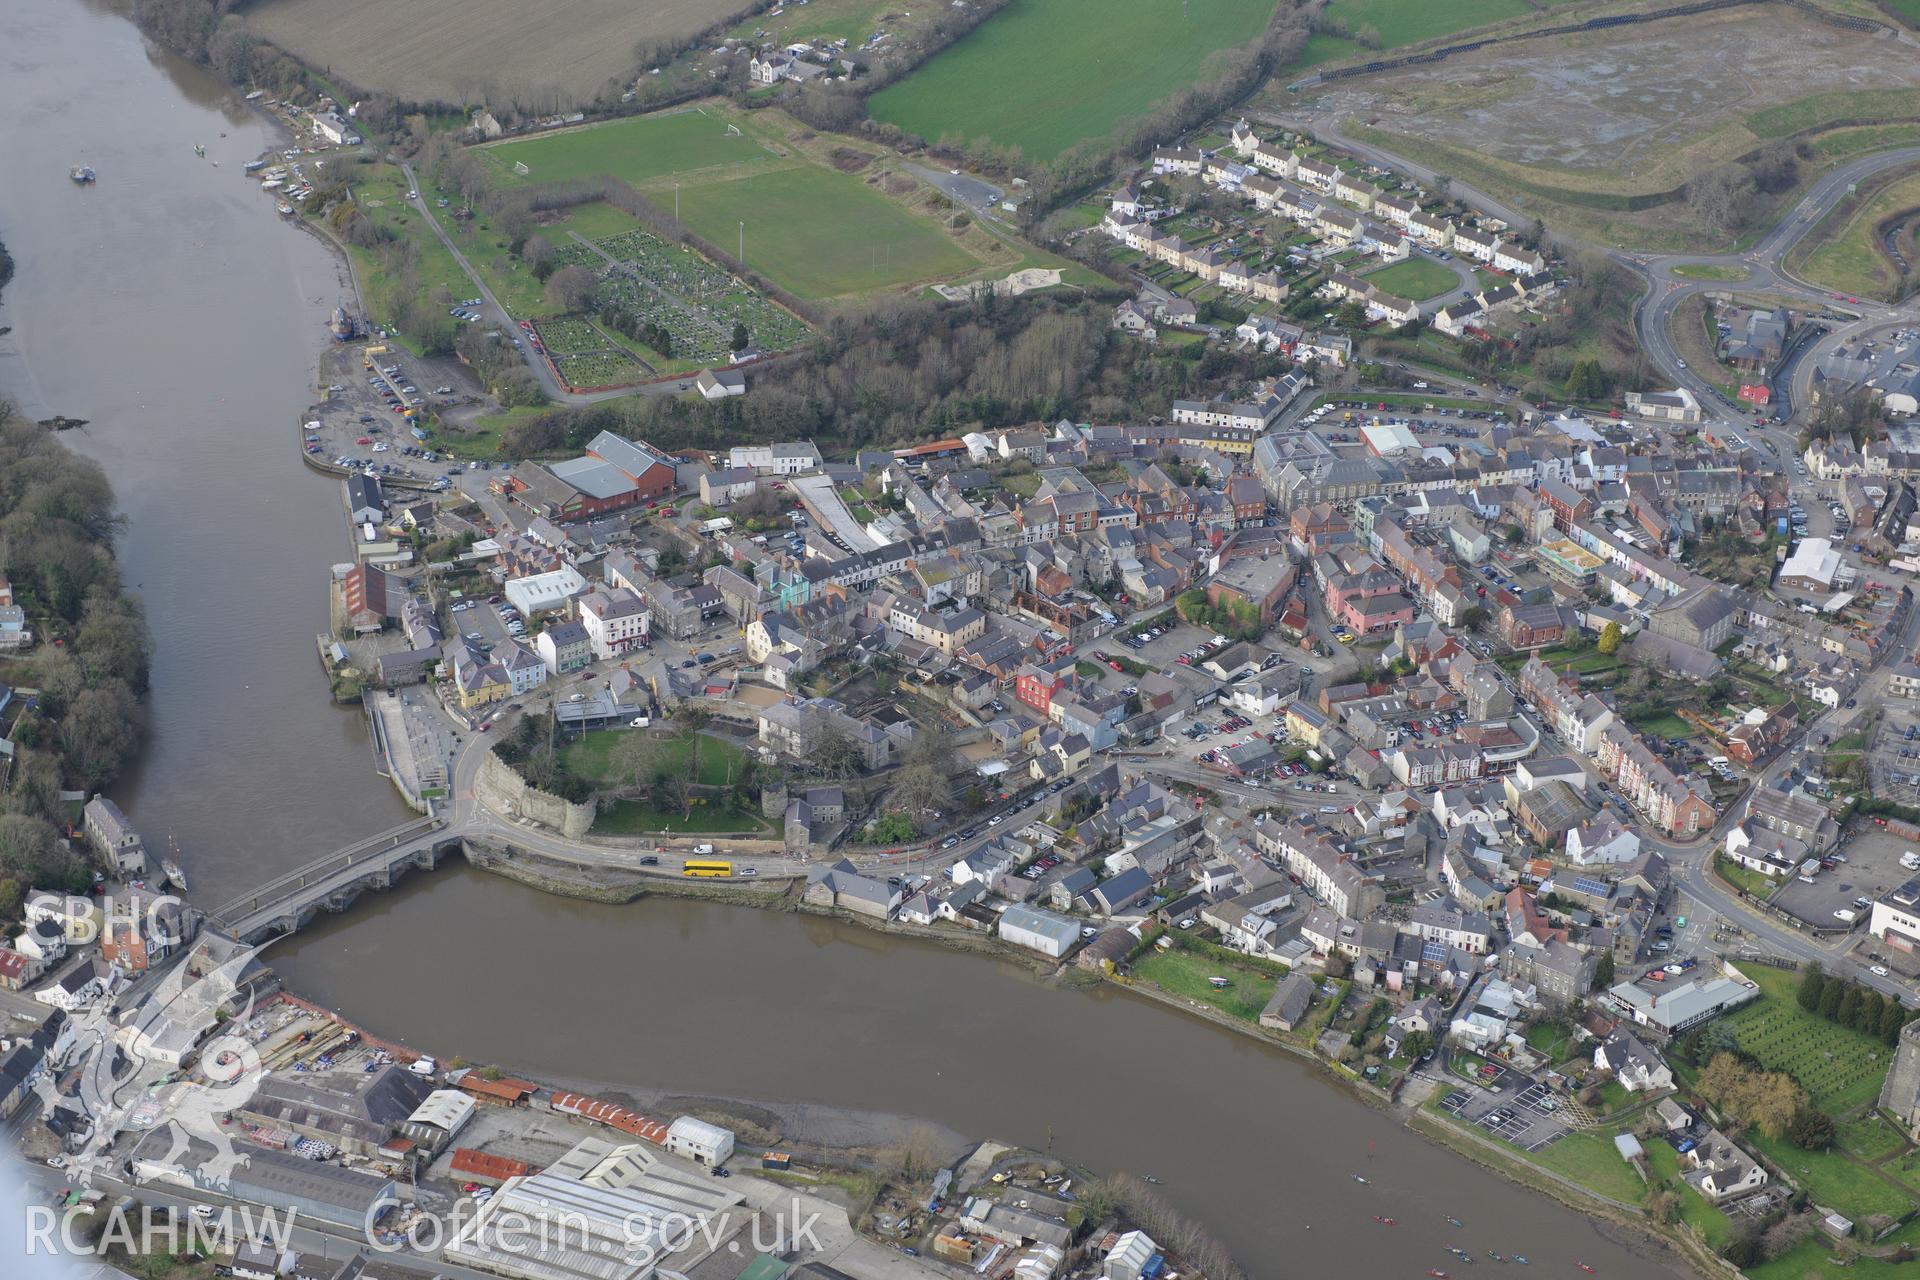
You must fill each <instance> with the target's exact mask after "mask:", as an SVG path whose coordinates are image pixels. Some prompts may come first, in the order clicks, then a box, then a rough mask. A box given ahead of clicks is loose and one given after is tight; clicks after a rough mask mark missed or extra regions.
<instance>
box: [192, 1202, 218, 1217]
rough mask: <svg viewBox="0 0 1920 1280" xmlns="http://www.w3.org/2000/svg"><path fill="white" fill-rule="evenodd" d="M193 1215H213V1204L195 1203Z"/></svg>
mask: <svg viewBox="0 0 1920 1280" xmlns="http://www.w3.org/2000/svg"><path fill="white" fill-rule="evenodd" d="M193 1216H194V1217H196V1218H211V1217H212V1216H213V1206H212V1205H210V1204H197V1205H195V1206H193Z"/></svg>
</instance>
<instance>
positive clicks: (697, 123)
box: [479, 108, 786, 187]
mask: <svg viewBox="0 0 1920 1280" xmlns="http://www.w3.org/2000/svg"><path fill="white" fill-rule="evenodd" d="M728 125H733V126H734V127H735V128H737V129H740V130H741V132H740V133H738V134H729V133H728V132H727V126H728ZM479 154H480V157H481V158H482V159H484V160H485V161H486V162H487V163H488V164H489V165H490V166H492V168H493V170H494V172H495V173H496V174H497V175H498V180H499V181H500V182H502V183H503V184H505V185H508V186H514V185H519V186H526V185H530V184H535V183H548V182H564V181H566V180H568V179H570V178H595V177H599V176H601V175H602V174H605V175H609V176H611V177H615V178H620V179H622V180H623V181H626V182H629V183H631V184H633V185H634V186H636V187H643V186H646V185H648V184H649V183H652V182H656V181H659V180H660V179H663V178H667V179H670V178H676V177H678V178H683V179H684V178H686V177H689V176H690V175H694V174H699V175H701V176H702V177H707V176H717V175H719V174H726V175H728V176H733V175H738V174H743V173H752V172H757V171H759V170H762V169H775V168H778V167H780V166H781V165H782V164H783V163H786V162H785V161H783V159H782V158H781V157H780V156H777V155H775V154H774V153H773V152H771V151H769V150H768V149H767V148H766V146H765V145H764V144H763V142H762V140H761V135H760V133H759V131H758V130H754V129H750V128H749V127H748V126H747V125H746V124H744V123H742V121H741V118H740V117H738V116H736V115H734V114H733V113H731V112H728V113H726V114H725V115H724V116H722V115H720V114H712V115H710V114H708V113H707V112H705V111H703V110H700V109H698V108H691V109H688V110H685V111H672V112H665V113H662V114H658V115H647V116H630V117H628V118H627V119H625V120H614V121H611V122H609V123H607V124H599V125H588V126H585V127H582V128H578V129H568V130H565V131H564V132H560V133H549V134H543V135H541V136H540V137H537V138H526V139H522V140H519V141H516V142H507V143H502V144H499V145H497V146H489V147H481V148H480V150H479ZM516 162H518V163H520V164H524V165H526V166H527V168H528V169H529V170H530V171H531V172H529V173H526V174H519V173H516V172H515V171H514V168H513V166H514V164H515V163H516Z"/></svg>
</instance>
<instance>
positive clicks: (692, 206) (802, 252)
mask: <svg viewBox="0 0 1920 1280" xmlns="http://www.w3.org/2000/svg"><path fill="white" fill-rule="evenodd" d="M680 216H681V218H682V220H683V221H685V223H686V224H687V226H688V227H690V228H692V229H693V230H694V231H696V232H698V233H699V234H700V235H702V236H705V237H706V238H707V239H708V240H710V241H712V242H713V243H714V244H717V245H719V246H720V247H721V248H722V249H724V250H727V251H729V252H731V251H733V250H734V248H735V246H736V245H737V244H738V243H739V237H740V224H741V223H742V222H743V221H744V222H745V224H746V231H745V235H746V259H745V261H746V262H747V263H748V265H750V266H752V267H753V268H754V269H755V270H757V271H760V272H761V273H763V274H764V275H766V277H767V278H768V279H770V280H772V281H773V282H774V283H775V284H778V285H780V286H781V287H782V288H784V289H789V290H791V291H792V292H794V293H797V294H799V295H800V296H801V297H803V298H830V297H836V296H839V295H841V294H849V293H863V292H866V291H867V290H870V289H884V288H886V287H888V286H889V285H896V284H904V283H907V282H909V281H913V280H935V279H943V278H945V277H948V276H952V275H956V274H958V273H960V272H963V271H966V270H967V269H968V268H970V267H973V266H974V265H976V264H975V261H974V259H973V258H971V257H969V256H968V255H967V254H966V253H965V252H963V251H962V250H961V249H960V248H959V247H958V246H956V245H955V244H954V243H953V242H952V241H951V240H949V239H948V238H947V237H946V236H945V235H944V234H942V233H941V232H940V231H939V230H938V229H936V228H935V227H934V226H933V224H931V223H929V222H926V221H924V220H922V219H920V218H916V217H914V216H913V215H912V214H910V213H908V212H907V211H906V210H905V209H902V208H901V207H900V206H899V205H897V204H895V203H893V202H892V201H891V200H889V199H887V198H886V197H885V196H883V195H881V194H880V193H879V192H877V191H875V190H873V189H872V188H871V187H869V186H867V185H866V184H865V183H864V182H861V181H860V180H859V179H858V178H852V177H848V176H847V175H846V174H844V173H839V172H837V171H835V170H833V169H825V168H817V167H813V166H808V167H806V168H801V169H784V170H781V171H780V172H778V173H769V174H761V175H759V176H756V177H751V178H741V179H739V180H738V181H735V182H711V183H706V184H704V185H702V186H697V187H688V188H686V189H685V190H684V191H682V192H681V193H680Z"/></svg>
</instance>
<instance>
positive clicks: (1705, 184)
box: [1687, 164, 1753, 233]
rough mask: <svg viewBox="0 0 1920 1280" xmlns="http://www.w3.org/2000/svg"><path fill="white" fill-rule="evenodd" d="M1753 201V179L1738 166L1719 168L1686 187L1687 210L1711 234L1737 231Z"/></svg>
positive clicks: (1707, 172)
mask: <svg viewBox="0 0 1920 1280" xmlns="http://www.w3.org/2000/svg"><path fill="white" fill-rule="evenodd" d="M1752 197H1753V179H1752V178H1751V177H1749V176H1748V174H1747V173H1746V171H1745V170H1744V169H1742V168H1740V167H1739V166H1738V165H1731V164H1723V165H1720V166H1719V167H1717V168H1713V169H1709V170H1707V171H1706V172H1705V173H1703V174H1700V175H1698V176H1696V177H1695V178H1693V179H1692V180H1690V181H1689V182H1688V183H1687V209H1688V210H1689V211H1690V212H1691V213H1692V214H1693V216H1694V217H1695V218H1697V219H1699V221H1700V223H1701V225H1702V226H1703V227H1705V228H1706V229H1707V230H1708V231H1713V232H1722V233H1724V232H1728V231H1732V230H1734V229H1735V228H1736V227H1738V226H1739V225H1740V224H1741V221H1742V219H1743V217H1744V215H1745V212H1746V210H1747V209H1748V208H1749V207H1750V206H1751V204H1752Z"/></svg>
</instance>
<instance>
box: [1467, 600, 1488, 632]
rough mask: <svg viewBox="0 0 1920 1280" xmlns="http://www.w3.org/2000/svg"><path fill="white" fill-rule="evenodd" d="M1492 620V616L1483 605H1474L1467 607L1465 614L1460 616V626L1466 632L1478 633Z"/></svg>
mask: <svg viewBox="0 0 1920 1280" xmlns="http://www.w3.org/2000/svg"><path fill="white" fill-rule="evenodd" d="M1492 618H1493V615H1492V614H1490V613H1488V612H1487V607H1486V606H1485V605H1481V604H1476V605H1473V606H1471V607H1469V608H1468V610H1467V611H1466V612H1465V613H1463V614H1461V615H1460V625H1461V626H1463V627H1465V628H1466V629H1467V630H1468V631H1478V630H1479V629H1480V628H1482V627H1484V626H1486V625H1487V623H1488V622H1489V621H1491V620H1492Z"/></svg>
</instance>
